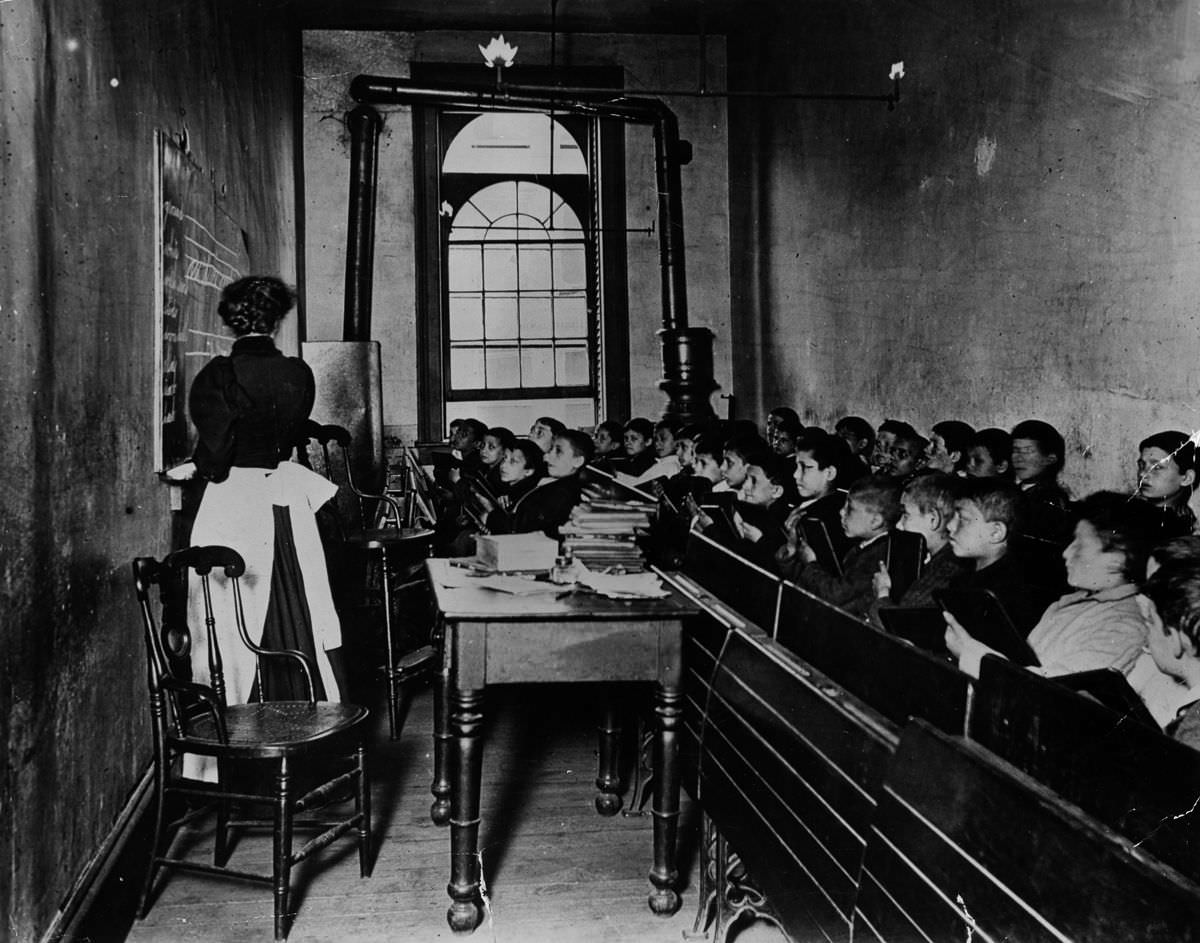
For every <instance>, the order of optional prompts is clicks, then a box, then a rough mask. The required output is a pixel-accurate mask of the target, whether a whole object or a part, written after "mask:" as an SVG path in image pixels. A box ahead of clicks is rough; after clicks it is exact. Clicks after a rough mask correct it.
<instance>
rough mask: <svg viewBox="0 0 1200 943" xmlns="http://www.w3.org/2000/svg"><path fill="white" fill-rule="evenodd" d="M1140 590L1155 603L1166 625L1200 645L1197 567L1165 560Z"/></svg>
mask: <svg viewBox="0 0 1200 943" xmlns="http://www.w3.org/2000/svg"><path fill="white" fill-rule="evenodd" d="M1142 593H1144V594H1145V595H1146V597H1147V598H1149V600H1150V601H1151V602H1152V603H1154V608H1155V609H1157V610H1158V617H1159V618H1160V619H1162V621H1163V625H1164V626H1166V627H1167V628H1172V629H1176V630H1177V631H1179V632H1181V633H1182V634H1183V635H1185V636H1187V637H1188V638H1189V639H1191V642H1192V644H1193V645H1195V646H1196V647H1197V648H1200V567H1197V566H1196V564H1195V562H1191V563H1183V562H1176V563H1168V564H1166V565H1164V566H1162V567H1160V568H1159V569H1158V570H1156V571H1155V573H1154V575H1153V576H1152V577H1150V579H1148V580H1146V584H1145V585H1144V586H1143V587H1142Z"/></svg>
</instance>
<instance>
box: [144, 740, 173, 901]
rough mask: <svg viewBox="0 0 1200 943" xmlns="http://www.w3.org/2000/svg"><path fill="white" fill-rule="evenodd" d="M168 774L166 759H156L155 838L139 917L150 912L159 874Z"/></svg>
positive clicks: (151, 848) (151, 844)
mask: <svg viewBox="0 0 1200 943" xmlns="http://www.w3.org/2000/svg"><path fill="white" fill-rule="evenodd" d="M166 792H167V775H166V761H165V760H164V759H163V758H162V757H155V759H154V838H153V839H152V840H151V842H150V865H149V867H147V868H146V880H145V881H144V882H143V883H142V896H141V899H140V900H139V901H138V919H139V920H144V919H145V918H146V914H148V913H149V912H150V892H151V889H152V888H153V886H154V878H155V877H156V876H157V875H158V868H159V865H158V858H159V855H160V853H161V852H162V840H163V817H164V815H165V813H166V804H167V796H166Z"/></svg>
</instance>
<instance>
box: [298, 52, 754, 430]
mask: <svg viewBox="0 0 1200 943" xmlns="http://www.w3.org/2000/svg"><path fill="white" fill-rule="evenodd" d="M489 38H490V36H489V35H485V34H482V33H478V34H476V33H471V32H437V31H428V32H369V31H367V32H358V31H337V30H306V31H305V32H304V92H303V95H304V101H303V124H304V131H303V135H304V145H303V146H304V175H303V176H304V216H305V225H304V230H305V237H304V251H305V298H306V306H307V307H306V310H307V328H308V338H307V339H308V340H340V339H341V336H342V318H343V310H344V305H343V302H344V292H345V266H346V197H347V194H348V192H349V169H350V145H349V139H348V137H347V135H346V132H345V127H344V121H343V118H344V115H345V113H346V112H347V111H349V110H350V109H351V108H352V107H354V102H353V101H352V100H351V99H350V97H349V95H348V94H347V91H348V87H349V83H350V80H351V79H352V78H353V77H354V76H355V75H358V74H361V73H366V74H375V75H396V76H407V75H408V70H409V64H410V63H412V62H422V61H424V62H438V63H445V62H464V63H468V64H472V65H474V64H478V67H479V69H480V71H481V72H485V73H486V71H487V70H486V68H485V66H484V65H483V60H482V58H481V57H480V55H479V51H478V49H477V48H476V46H477V45H479V44H485V45H486V43H487V42H488V40H489ZM505 38H506V39H507V40H508V41H509V42H510V43H511V44H512V45H514V46H517V47H518V49H519V52H518V55H517V62H518V64H520V63H529V64H537V65H548V64H549V63H550V46H549V37H548V36H547V35H545V34H541V33H523V32H507V31H506V33H505ZM555 55H556V61H557V62H558V63H559V64H560V65H563V66H571V65H592V66H594V65H617V66H621V67H623V68H624V69H625V74H626V85H627V87H628V88H630V89H632V90H640V89H672V90H673V89H695V88H697V87H699V81H700V78H699V76H700V72H699V71H698V70H699V68H700V65H699V63H700V61H701V59H700V52H699V45H698V43H697V40H696V38H695V37H686V36H683V37H681V36H632V35H589V36H575V37H561V36H560V37H559V45H558V47H557V49H556V53H555ZM704 62H705V69H706V72H705V74H706V75H707V81H708V83H709V84H710V86H711V87H720V85H721V84H722V83H723V82H724V74H723V73H724V43H723V41H722V40H721V39H720V38H714V37H710V38H709V40H708V42H707V54H706V56H705V57H704ZM635 93H636V91H635ZM663 98H664V100H665V101H667V103H668V104H669V105H670V106H671V107H672V108H673V109H674V110H675V112H676V114H677V116H678V118H679V127H680V135H681V137H683V138H686V139H689V140H691V142H692V144H693V147H694V149H695V157H694V159H693V161H692V163H691V164H690V165H689V166H687V167H685V168H684V169H683V213H684V230H685V251H686V256H687V273H688V300H689V305H690V317H689V320H690V323H691V324H693V325H704V326H707V327H709V328H711V329H712V330H713V332H714V333H715V334H716V341H715V344H714V360H715V374H716V379H717V382H718V383H720V384H721V386H722V390H721V391H720V392H724V393H728V392H730V391H731V390H732V389H733V387H734V380H733V377H732V376H731V371H730V359H729V358H730V349H731V348H730V334H729V257H730V245H729V205H728V199H727V196H728V167H727V160H728V138H727V133H726V125H725V104H724V102H723V101H721V100H718V99H711V98H709V99H701V98H685V97H678V96H677V97H665V96H663ZM379 110H380V112H381V113H382V114H383V117H384V123H383V131H382V135H381V139H380V146H379V206H378V212H377V214H376V234H375V238H376V246H375V284H374V307H373V315H372V335H373V337H374V338H375V339H377V340H379V341H380V342H381V345H382V355H383V405H384V423H385V426H386V428H387V431H388V433H389V434H394V435H401V436H403V437H405V438H407V439H408V440H409V441H412V437H413V436H414V435H415V432H416V413H417V397H418V395H419V391H418V390H417V385H416V375H417V351H416V321H415V318H416V299H415V294H414V291H415V288H414V280H415V272H414V266H415V258H414V248H413V213H414V210H413V169H412V124H411V118H410V115H411V111H410V109H409V108H407V107H382V108H380V109H379ZM626 154H627V160H626V169H625V174H626V181H625V186H626V214H627V220H626V225H627V226H628V227H629V228H630V229H631V230H636V231H634V232H630V233H629V236H628V246H629V265H628V271H629V321H630V330H629V335H630V344H629V347H630V369H629V385H630V391H631V404H632V410H633V414H634V415H647V416H654V417H657V416H660V415H661V414H662V412H663V410H664V409H665V407H666V397H665V396H664V394H662V393H661V392H660V391H659V390H658V388H657V383H658V381H659V379H660V378H661V377H662V359H661V346H660V344H659V341H658V338H657V336H656V334H655V332H656V331H657V330H658V329H659V328H661V327H662V310H661V305H660V302H659V299H660V297H661V288H660V285H661V281H660V267H659V256H658V234H657V205H658V204H657V191H656V187H655V178H654V143H653V137H652V133H651V130H650V128H649V127H641V126H638V127H631V128H630V129H629V130H628V131H627V133H626ZM712 402H713V405H714V407H715V408H717V409H718V410H719V411H721V412H722V413H723V406H722V403H721V401H720V400H718V399H717V398H716V396H715V395H714V397H713V399H712ZM536 414H537V413H536V410H533V411H531V415H530V420H531V421H532V419H533V418H534V416H536ZM619 418H624V417H619Z"/></svg>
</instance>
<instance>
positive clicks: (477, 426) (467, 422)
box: [459, 418, 488, 442]
mask: <svg viewBox="0 0 1200 943" xmlns="http://www.w3.org/2000/svg"><path fill="white" fill-rule="evenodd" d="M459 425H460V427H462V428H465V429H469V430H470V432H471V435H472V437H473V438H474V439H475V441H476V442H482V441H483V437H484V436H485V435H487V431H488V430H487V426H486V425H484V424H483V423H482V422H481V421H480V420H478V419H474V418H470V419H464V420H463V421H462V422H461V423H459Z"/></svg>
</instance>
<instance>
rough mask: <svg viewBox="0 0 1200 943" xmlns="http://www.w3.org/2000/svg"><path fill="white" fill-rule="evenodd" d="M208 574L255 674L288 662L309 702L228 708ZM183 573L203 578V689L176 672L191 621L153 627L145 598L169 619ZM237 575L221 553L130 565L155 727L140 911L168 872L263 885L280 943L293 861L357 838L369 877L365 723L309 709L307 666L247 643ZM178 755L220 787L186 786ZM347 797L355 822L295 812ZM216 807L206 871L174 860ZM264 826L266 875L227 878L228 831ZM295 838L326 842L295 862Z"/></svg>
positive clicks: (315, 705) (311, 845)
mask: <svg viewBox="0 0 1200 943" xmlns="http://www.w3.org/2000/svg"><path fill="white" fill-rule="evenodd" d="M215 570H222V571H223V572H224V575H225V576H226V577H228V578H229V579H230V580H231V583H232V587H233V590H232V591H233V597H234V611H235V613H236V621H237V631H238V633H239V635H240V636H241V638H242V641H243V642H244V643H245V644H247V645H248V646H250V648H251V649H253V650H254V651H255V652H256V654H257V655H258V658H259V661H260V663H261V660H262V659H263V658H267V657H277V658H283V659H287V660H291V661H294V662H295V663H296V665H297V667H298V669H299V670H300V672H301V673H302V675H303V676H304V678H305V679H306V680H307V681H308V691H309V699H308V700H306V701H267V702H257V703H250V704H226V703H225V684H224V678H223V669H222V656H221V649H220V645H219V641H218V631H217V626H216V620H215V617H214V610H213V605H212V593H211V588H210V579H211V577H212V575H213V572H214V571H215ZM189 571H194V572H195V573H196V574H198V575H199V576H200V587H201V591H202V593H203V599H204V613H205V626H204V629H203V631H205V632H206V633H207V642H208V669H209V675H210V679H211V681H210V683H209V684H198V683H196V682H194V681H190V680H186V679H185V678H184V677H183V676H182V675H183V672H182V671H180V670H178V669H177V668H176V667H173V666H175V665H178V664H179V663H180V662H181V661H183V659H181V658H180V655H183V654H186V653H187V651H188V650H189V648H190V644H191V631H190V627H189V626H188V625H187V624H186V621H187V620H186V618H183V619H180V618H178V617H177V616H175V617H172V618H167V617H164V618H163V619H162V620H161V621H160V620H159V619H158V618H156V615H155V611H154V606H153V604H152V599H151V590H152V588H153V587H155V586H157V587H158V588H159V591H160V594H161V597H162V601H163V603H164V607H165V608H164V612H170V613H173V614H177V613H179V612H180V611H181V610H180V607H178V606H177V605H175V604H174V594H176V593H178V592H180V591H182V590H183V588H184V587H186V586H187V580H188V573H189ZM244 572H245V563H244V562H243V561H242V558H241V556H240V555H239V554H238V553H236V552H235V551H233V550H230V549H229V548H227V547H191V548H188V549H186V550H180V551H178V552H176V553H173V554H171V555H170V556H168V557H166V558H165V559H164V560H162V561H161V562H160V561H157V560H154V559H153V558H150V557H139V558H137V559H136V560H134V561H133V576H134V585H135V588H136V592H137V599H138V603H139V604H140V607H141V611H142V623H143V628H144V632H145V641H146V665H147V671H148V678H149V689H150V709H151V713H152V715H153V723H154V731H153V732H154V784H155V790H154V839H153V845H152V852H151V861H150V867H149V869H148V871H147V874H146V880H145V883H144V885H143V888H142V896H141V903H140V907H139V912H140V916H141V917H145V915H146V913H147V912H148V911H149V909H150V904H151V900H152V894H153V891H154V886H155V879H156V877H157V876H158V874H159V872H160V871H161V870H163V869H167V868H178V869H182V870H188V871H196V872H201V873H206V874H219V875H225V876H227V877H232V878H238V879H242V880H250V881H258V882H261V883H265V884H268V885H270V886H271V887H273V889H274V893H275V939H277V940H282V939H285V938H286V936H287V929H288V917H289V914H288V899H289V893H290V877H291V869H292V866H293V865H295V864H296V863H297V862H299V861H302V860H304V859H305V858H307V857H308V856H309V855H311V854H312V853H314V852H316V851H318V850H319V849H321V848H324V847H325V846H326V845H328V844H329V843H330V842H332V841H334V840H336V839H337V838H339V837H341V836H343V835H346V834H349V833H352V832H353V833H355V834H356V835H357V839H358V860H359V870H360V873H361V874H362V876H363V877H368V876H370V872H371V862H370V857H369V849H368V842H369V838H370V830H371V808H370V793H369V784H368V782H367V773H366V753H367V748H366V738H367V736H368V724H367V718H368V715H369V712H368V711H367V709H366V708H363V707H358V706H356V705H354V704H341V703H332V702H325V701H321V702H318V701H315V700H313V697H312V670H313V669H312V667H311V666H310V665H309V664H308V659H307V658H306V657H305V656H304V655H302V654H301V653H299V652H292V651H284V652H268V651H263V650H262V649H259V648H258V647H257V646H255V645H254V644H253V643H252V642H251V640H250V639H249V637H248V635H247V632H246V625H245V619H244V617H243V616H242V606H241V588H240V583H239V578H240V577H241V575H242V574H243V573H244ZM184 663H185V664H186V661H185V662H184ZM259 688H260V689H261V685H259ZM185 754H190V755H191V756H193V757H210V758H212V760H213V761H215V766H216V781H215V782H207V781H202V780H201V779H198V778H189V777H188V776H186V775H185V774H184V773H183V771H182V766H183V757H184V755H185ZM265 773H269V776H267V775H264V774H265ZM314 776H315V782H316V783H317V784H316V785H315V786H311V787H309V788H307V789H306V790H304V791H303V792H302V794H300V795H296V794H295V793H296V792H298V791H300V790H298V789H296V784H297V783H308V782H310V781H313V777H314ZM264 780H267V782H265V783H264V782H263V781H264ZM259 783H263V785H262V787H261V788H256V786H257V785H258V784H259ZM347 790H352V791H353V797H354V812H353V814H352V815H349V816H347V817H344V818H341V819H339V820H336V821H327V820H324V819H314V818H312V817H310V816H305V817H302V818H298V816H300V815H301V814H302V813H307V812H311V811H313V810H316V809H320V808H321V807H322V806H324V805H327V804H331V803H333V802H337V801H340V799H341V797H342V796H343V795H344V794H345V792H346V791H347ZM197 800H203V801H202V802H199V803H198V802H197ZM185 802H186V803H187V805H189V806H191V811H189V812H186V813H185V814H182V815H181V816H180V817H178V818H176V819H174V820H173V821H170V822H168V821H167V814H168V805H170V806H172V807H173V808H172V814H174V812H175V809H176V808H177V807H179V806H181V805H183V804H184V803H185ZM235 804H236V805H235ZM213 805H215V807H216V813H217V820H216V841H215V847H214V850H213V862H212V864H206V863H204V862H200V861H195V860H189V859H185V858H175V857H172V856H171V851H172V848H173V846H174V845H175V843H176V841H175V840H176V838H177V837H178V835H179V833H180V829H181V828H182V826H184V825H186V824H188V823H189V822H190V821H193V820H194V819H196V818H198V817H199V816H200V815H201V814H202V813H206V812H208V811H209V809H210V808H211V807H212V806H213ZM263 806H266V807H268V808H269V809H271V810H272V812H273V814H272V815H271V817H269V818H267V817H265V815H266V814H267V813H266V812H265V810H263V813H264V817H263V818H243V817H242V816H241V814H240V811H242V810H245V811H250V810H253V809H254V808H255V807H263ZM235 811H239V815H238V817H236V818H231V814H232V813H234V812H235ZM266 825H271V826H272V827H273V855H272V861H273V868H272V873H271V874H259V873H253V872H247V871H241V870H238V869H236V868H230V867H227V866H226V863H227V861H228V859H229V857H230V854H231V852H232V850H233V846H232V842H231V830H234V829H238V828H247V827H252V826H258V827H263V826H266ZM298 827H318V828H320V829H322V831H321V832H320V834H319V835H317V836H316V837H315V838H313V839H312V840H311V841H309V842H308V843H307V844H305V845H304V846H303V847H302V848H301V849H300V850H299V851H293V848H292V832H293V829H294V828H298Z"/></svg>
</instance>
